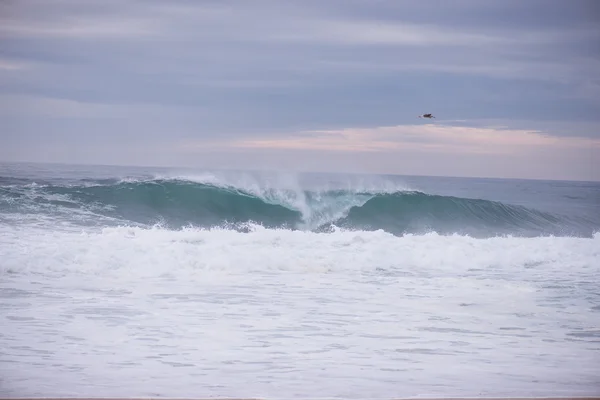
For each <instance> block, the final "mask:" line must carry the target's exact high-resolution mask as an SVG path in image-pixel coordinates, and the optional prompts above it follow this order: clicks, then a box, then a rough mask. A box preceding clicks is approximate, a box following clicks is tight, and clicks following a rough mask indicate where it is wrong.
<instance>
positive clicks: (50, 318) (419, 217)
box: [0, 163, 600, 399]
mask: <svg viewBox="0 0 600 400" xmlns="http://www.w3.org/2000/svg"><path fill="white" fill-rule="evenodd" d="M0 274H1V279H0V309H1V311H2V315H1V316H0V318H1V319H2V329H1V330H0V354H1V356H0V395H1V396H4V397H6V396H13V397H16V396H21V397H23V396H38V397H39V396H61V397H73V396H80V397H81V396H92V397H110V396H120V397H134V396H137V397H151V396H152V397H180V398H181V397H187V398H190V397H196V398H197V397H255V398H256V397H262V398H272V399H275V398H277V399H292V398H294V399H295V398H315V399H316V398H318V399H325V398H349V399H367V398H369V399H384V398H388V399H389V398H398V397H457V396H469V397H475V396H481V397H500V396H587V395H600V374H598V371H599V368H600V290H599V289H598V282H599V281H600V183H598V182H565V181H531V180H502V179H475V178H444V177H416V176H383V175H377V176H376V175H349V174H316V173H315V174H308V173H304V174H296V173H289V172H253V171H209V170H191V169H174V168H173V169H167V168H141V167H139V168H134V167H109V166H68V165H42V164H39V165H38V164H25V163H23V164H16V163H13V164H6V163H5V164H0Z"/></svg>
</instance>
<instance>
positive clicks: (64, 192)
mask: <svg viewBox="0 0 600 400" xmlns="http://www.w3.org/2000/svg"><path fill="white" fill-rule="evenodd" d="M7 213H26V214H35V213H37V214H54V215H59V214H60V215H62V216H64V215H71V216H75V215H78V219H79V221H80V222H82V223H86V222H87V223H90V222H91V221H96V220H98V219H102V220H104V221H108V220H110V221H113V222H114V221H118V222H119V224H120V225H130V224H131V225H147V226H148V225H154V224H157V223H158V224H161V225H163V226H165V227H168V228H181V227H184V226H196V227H206V228H208V227H216V226H230V227H236V226H237V227H240V226H242V225H244V224H248V223H254V224H258V225H262V226H264V227H267V228H286V229H294V230H313V231H321V232H323V231H328V230H331V229H335V228H336V227H341V228H344V229H351V230H384V231H386V232H390V233H393V234H399V235H401V234H407V233H426V232H437V233H441V234H453V233H459V234H468V235H472V236H484V237H489V236H497V235H519V236H539V235H574V236H587V237H591V235H592V234H593V233H594V232H595V231H597V230H598V229H597V228H598V227H596V226H594V225H593V224H592V223H590V222H589V221H583V220H574V219H572V218H567V217H565V216H559V215H555V214H551V213H547V212H541V211H538V210H534V209H529V208H526V207H522V206H515V205H509V204H504V203H501V202H495V201H489V200H481V199H468V198H460V197H452V196H442V195H433V194H427V193H423V192H419V191H405V190H390V188H384V189H383V190H381V191H378V190H375V189H373V188H370V189H369V190H360V189H334V190H331V189H324V190H304V189H301V188H299V187H297V186H296V187H294V186H292V187H288V188H274V187H270V186H268V185H258V184H245V185H238V186H236V185H234V184H228V183H225V182H221V181H219V180H218V179H217V178H214V177H213V178H211V179H207V180H206V179H205V180H204V182H202V181H200V180H193V181H192V180H185V179H181V178H148V179H120V180H116V179H112V180H111V179H105V180H101V181H96V182H90V181H86V182H80V184H69V185H62V184H44V185H33V184H31V183H28V184H25V183H24V182H11V185H3V186H1V187H0V215H2V214H7ZM94 224H96V223H94Z"/></svg>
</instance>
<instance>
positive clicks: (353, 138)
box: [204, 124, 600, 154]
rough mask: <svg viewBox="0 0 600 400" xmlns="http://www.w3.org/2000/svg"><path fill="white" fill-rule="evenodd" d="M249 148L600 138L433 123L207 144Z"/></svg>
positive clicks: (410, 146)
mask: <svg viewBox="0 0 600 400" xmlns="http://www.w3.org/2000/svg"><path fill="white" fill-rule="evenodd" d="M204 145H208V146H211V145H217V146H221V147H223V146H224V147H232V148H249V149H252V148H253V149H273V150H275V149H286V150H324V151H331V152H394V151H398V150H412V151H421V152H452V153H465V154H473V153H477V154H515V153H524V152H535V151H537V150H539V149H544V148H563V149H564V148H580V149H585V148H589V147H600V139H592V138H585V137H568V138H567V137H560V136H551V135H548V134H546V133H544V132H540V131H534V130H519V129H508V128H501V127H482V128H475V127H465V126H444V125H436V124H426V125H400V126H389V127H375V128H348V129H339V130H317V131H307V132H300V133H298V134H295V135H290V136H288V137H285V138H280V139H273V138H269V139H247V140H235V141H230V142H221V143H214V142H212V143H207V144H204Z"/></svg>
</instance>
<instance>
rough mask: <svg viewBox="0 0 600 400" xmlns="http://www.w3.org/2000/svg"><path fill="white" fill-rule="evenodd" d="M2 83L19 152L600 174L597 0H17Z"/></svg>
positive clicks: (0, 71) (7, 146)
mask: <svg viewBox="0 0 600 400" xmlns="http://www.w3.org/2000/svg"><path fill="white" fill-rule="evenodd" d="M0 88H1V91H0V160H3V161H39V162H65V163H99V164H125V165H155V166H184V167H199V168H206V167H210V168H233V169H239V168H242V169H286V170H296V171H336V172H340V171H347V172H371V173H373V172H374V173H393V174H408V175H450V176H489V177H512V178H543V179H583V180H589V179H594V180H599V179H600V2H599V1H595V0H588V1H585V0H568V1H567V0H564V1H556V0H527V1H523V0H498V1H493V0H420V1H408V0H406V1H403V0H385V1H383V0H360V1H359V0H318V1H317V0H238V1H229V0H161V1H159V0H145V1H141V0H140V1H133V0H85V1H81V0H35V1H34V0H3V1H0ZM423 113H433V114H434V115H435V116H436V117H437V119H435V120H432V121H429V120H424V119H419V118H417V116H418V115H420V114H423Z"/></svg>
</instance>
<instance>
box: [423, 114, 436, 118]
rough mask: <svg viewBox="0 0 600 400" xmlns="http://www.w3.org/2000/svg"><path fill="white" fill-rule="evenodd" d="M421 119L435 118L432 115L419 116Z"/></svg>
mask: <svg viewBox="0 0 600 400" xmlns="http://www.w3.org/2000/svg"><path fill="white" fill-rule="evenodd" d="M419 118H435V117H434V116H433V115H431V114H423V115H419Z"/></svg>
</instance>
